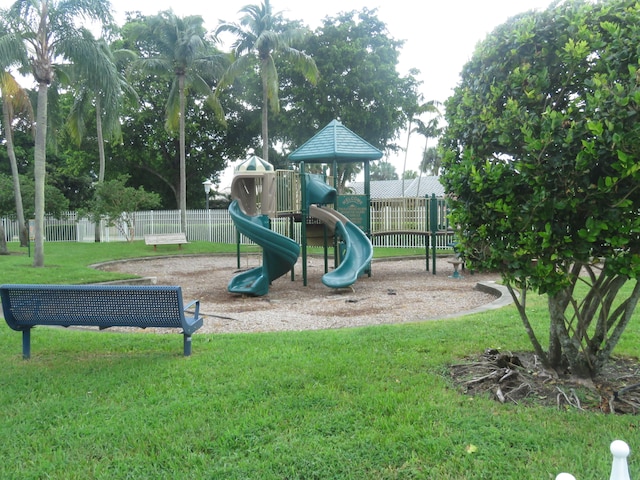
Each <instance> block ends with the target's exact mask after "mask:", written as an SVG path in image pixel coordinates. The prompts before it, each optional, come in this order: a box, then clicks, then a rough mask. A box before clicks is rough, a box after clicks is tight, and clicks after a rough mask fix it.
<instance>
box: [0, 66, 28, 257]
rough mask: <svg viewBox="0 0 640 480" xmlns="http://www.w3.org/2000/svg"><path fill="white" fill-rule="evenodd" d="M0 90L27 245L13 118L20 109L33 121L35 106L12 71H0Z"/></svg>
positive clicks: (23, 238) (22, 241)
mask: <svg viewBox="0 0 640 480" xmlns="http://www.w3.org/2000/svg"><path fill="white" fill-rule="evenodd" d="M0 91H1V92H2V125H3V127H4V138H5V142H6V143H7V155H8V156H9V163H10V165H11V177H12V178H13V194H14V197H15V200H16V216H17V218H18V231H19V238H20V246H21V247H26V246H27V242H28V241H29V231H28V229H27V224H26V222H25V219H24V208H23V206H22V192H21V189H20V176H19V175H18V161H17V159H16V153H15V149H14V147H13V120H14V113H15V112H16V111H18V112H21V113H24V114H25V115H26V116H27V117H28V118H29V120H31V121H33V108H32V106H31V102H30V101H29V95H28V94H27V92H26V91H25V90H24V89H23V88H22V87H21V86H20V84H19V83H18V82H17V81H16V79H15V77H14V76H13V75H11V73H9V72H2V73H0Z"/></svg>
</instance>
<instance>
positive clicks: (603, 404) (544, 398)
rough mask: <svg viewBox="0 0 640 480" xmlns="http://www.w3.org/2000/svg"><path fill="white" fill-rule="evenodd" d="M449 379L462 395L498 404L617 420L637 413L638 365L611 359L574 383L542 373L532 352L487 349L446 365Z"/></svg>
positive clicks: (566, 377)
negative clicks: (568, 410) (600, 415)
mask: <svg viewBox="0 0 640 480" xmlns="http://www.w3.org/2000/svg"><path fill="white" fill-rule="evenodd" d="M449 374H450V376H451V378H452V380H453V382H454V384H455V385H456V387H457V388H458V389H459V390H460V391H461V392H462V393H463V394H465V395H485V396H488V397H489V398H492V399H494V400H496V401H497V402H500V403H513V404H517V405H530V404H537V405H545V406H549V407H554V408H559V409H564V408H576V409H580V410H583V411H591V412H603V413H616V414H634V415H635V414H637V413H638V411H640V364H638V360H637V359H632V358H614V359H612V361H611V362H610V363H609V364H608V365H607V366H606V367H605V368H604V369H603V371H602V372H601V374H600V375H598V377H596V378H594V379H588V380H577V379H575V378H573V377H571V376H569V375H558V374H556V373H555V372H553V371H550V370H548V369H546V368H544V366H543V365H542V363H541V362H540V361H539V360H538V358H537V357H536V355H534V354H533V353H531V352H516V353H509V352H499V351H497V350H493V349H488V350H486V351H485V352H483V353H482V354H479V355H476V356H474V357H470V358H467V359H465V360H464V361H462V362H460V363H458V364H455V365H451V366H450V368H449Z"/></svg>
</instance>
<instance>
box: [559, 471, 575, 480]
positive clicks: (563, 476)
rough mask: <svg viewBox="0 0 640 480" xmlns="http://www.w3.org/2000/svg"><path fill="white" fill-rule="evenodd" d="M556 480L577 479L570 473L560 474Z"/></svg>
mask: <svg viewBox="0 0 640 480" xmlns="http://www.w3.org/2000/svg"><path fill="white" fill-rule="evenodd" d="M556 480H576V477H574V476H573V475H571V474H570V473H559V474H558V476H557V477H556Z"/></svg>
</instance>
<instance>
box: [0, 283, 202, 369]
mask: <svg viewBox="0 0 640 480" xmlns="http://www.w3.org/2000/svg"><path fill="white" fill-rule="evenodd" d="M0 298H2V311H3V314H4V318H5V320H6V321H7V324H8V325H9V327H11V328H12V329H14V330H17V331H22V355H23V357H24V358H25V359H26V358H29V357H30V356H31V329H32V328H33V327H35V326H36V325H52V326H62V327H71V326H93V327H100V329H104V328H109V327H139V328H147V327H158V328H182V332H181V333H182V334H183V335H184V355H185V356H189V355H191V335H192V334H193V333H194V332H195V331H196V330H198V329H199V328H200V327H201V326H202V317H201V316H200V301H199V300H195V301H193V302H191V303H189V304H187V305H186V306H185V305H184V304H183V301H182V289H181V288H180V287H177V286H160V285H153V286H147V285H144V286H142V285H137V286H125V285H2V286H0ZM191 308H194V309H195V312H194V314H193V316H186V315H185V311H186V310H187V309H191Z"/></svg>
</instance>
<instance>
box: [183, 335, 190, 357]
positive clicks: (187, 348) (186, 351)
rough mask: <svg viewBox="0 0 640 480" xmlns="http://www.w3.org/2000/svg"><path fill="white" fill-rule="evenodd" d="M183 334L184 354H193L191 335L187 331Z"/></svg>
mask: <svg viewBox="0 0 640 480" xmlns="http://www.w3.org/2000/svg"><path fill="white" fill-rule="evenodd" d="M183 336H184V356H185V357H188V356H190V355H191V335H187V334H186V333H185V334H184V335H183Z"/></svg>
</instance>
